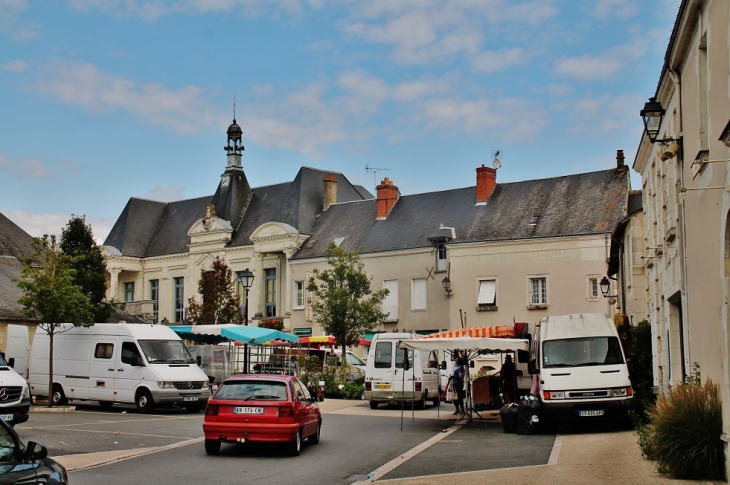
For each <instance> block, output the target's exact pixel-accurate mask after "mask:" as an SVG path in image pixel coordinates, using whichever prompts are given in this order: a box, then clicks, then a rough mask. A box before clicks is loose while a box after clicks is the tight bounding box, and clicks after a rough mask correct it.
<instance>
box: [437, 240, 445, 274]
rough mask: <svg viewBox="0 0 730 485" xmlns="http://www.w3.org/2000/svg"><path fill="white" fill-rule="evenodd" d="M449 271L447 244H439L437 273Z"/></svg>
mask: <svg viewBox="0 0 730 485" xmlns="http://www.w3.org/2000/svg"><path fill="white" fill-rule="evenodd" d="M447 269H448V261H446V244H444V243H439V245H438V249H437V250H436V271H437V272H439V271H446V270H447Z"/></svg>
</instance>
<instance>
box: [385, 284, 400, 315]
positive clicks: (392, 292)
mask: <svg viewBox="0 0 730 485" xmlns="http://www.w3.org/2000/svg"><path fill="white" fill-rule="evenodd" d="M383 288H387V289H388V291H389V293H388V296H386V297H385V299H384V300H383V313H387V314H388V316H387V317H385V320H384V321H386V322H397V321H398V280H385V281H383Z"/></svg>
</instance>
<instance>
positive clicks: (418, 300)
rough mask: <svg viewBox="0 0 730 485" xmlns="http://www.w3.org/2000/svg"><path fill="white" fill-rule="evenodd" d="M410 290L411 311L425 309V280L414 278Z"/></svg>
mask: <svg viewBox="0 0 730 485" xmlns="http://www.w3.org/2000/svg"><path fill="white" fill-rule="evenodd" d="M411 286H412V288H411V310H425V309H426V279H425V278H416V279H414V280H413V283H412V285H411Z"/></svg>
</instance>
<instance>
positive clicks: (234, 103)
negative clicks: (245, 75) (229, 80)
mask: <svg viewBox="0 0 730 485" xmlns="http://www.w3.org/2000/svg"><path fill="white" fill-rule="evenodd" d="M233 121H236V95H235V94H234V95H233Z"/></svg>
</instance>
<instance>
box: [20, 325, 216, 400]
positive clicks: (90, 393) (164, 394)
mask: <svg viewBox="0 0 730 485" xmlns="http://www.w3.org/2000/svg"><path fill="white" fill-rule="evenodd" d="M53 342H54V349H53V397H52V399H53V404H57V405H63V404H66V403H67V402H68V400H69V399H77V400H90V401H98V402H99V404H100V405H101V406H102V407H110V406H112V405H113V404H114V403H131V404H136V406H137V410H138V411H139V412H141V413H149V412H151V411H152V410H153V409H154V407H155V406H157V405H162V406H165V405H173V404H174V405H179V406H183V407H185V408H186V409H187V410H188V411H190V412H193V413H195V412H198V411H200V409H202V408H203V406H205V405H206V404H207V402H208V398H209V397H210V390H209V388H208V376H207V375H205V373H204V372H203V371H202V370H200V368H199V367H198V365H197V364H196V362H195V360H194V359H193V357H192V356H191V355H190V352H188V349H187V348H186V347H185V345H184V344H183V341H182V340H181V339H180V337H179V336H178V335H177V334H176V333H175V332H173V331H172V330H171V329H170V328H168V327H166V326H164V325H146V324H121V323H97V324H96V325H94V326H92V327H88V328H83V327H73V326H72V325H70V324H67V325H65V326H64V327H63V328H61V329H60V330H59V331H58V333H56V334H55V335H54V337H53ZM49 351H50V338H49V337H48V334H47V333H46V332H45V331H44V330H43V329H42V328H38V329H37V330H36V334H35V338H34V339H33V345H32V347H31V352H30V377H29V382H30V387H31V392H33V394H34V395H36V396H42V397H47V396H48V357H49V355H50V352H49Z"/></svg>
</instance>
